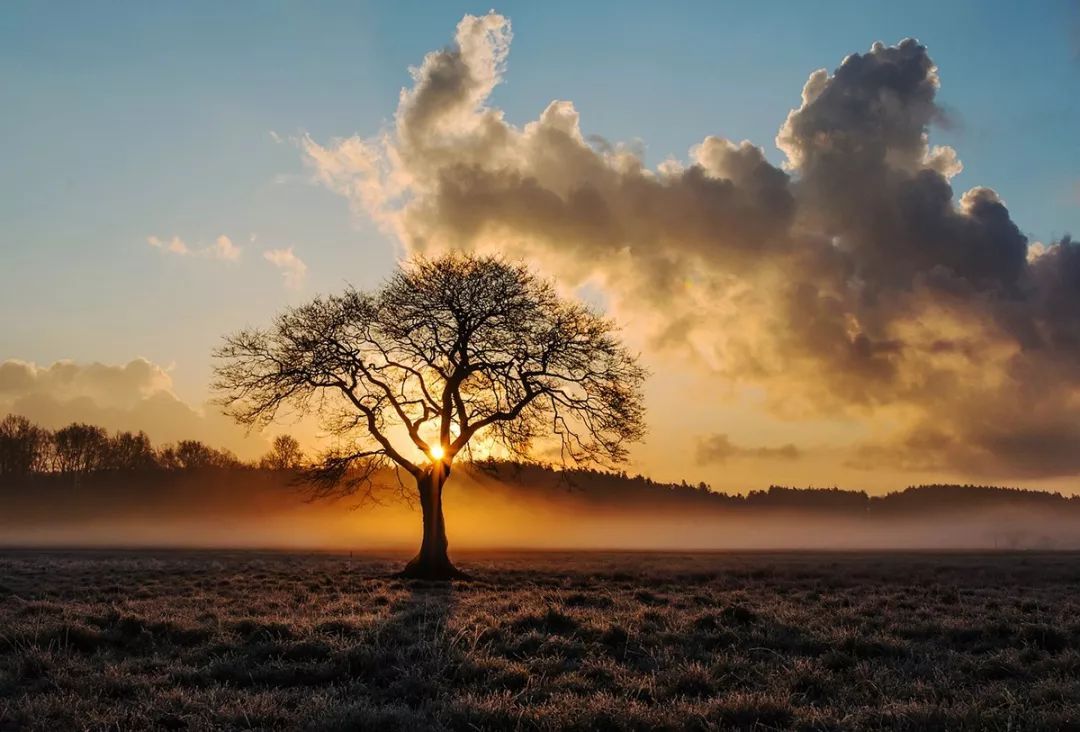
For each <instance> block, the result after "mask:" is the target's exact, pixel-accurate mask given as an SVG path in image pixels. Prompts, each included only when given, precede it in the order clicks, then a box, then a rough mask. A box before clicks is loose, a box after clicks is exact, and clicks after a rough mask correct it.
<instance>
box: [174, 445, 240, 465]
mask: <svg viewBox="0 0 1080 732" xmlns="http://www.w3.org/2000/svg"><path fill="white" fill-rule="evenodd" d="M158 461H159V463H160V464H161V466H162V467H163V468H165V469H167V470H205V469H207V468H236V467H240V461H239V460H238V459H237V458H236V456H235V455H233V454H232V453H231V452H229V451H228V450H215V449H214V448H212V447H210V446H209V445H205V444H203V443H202V442H199V441H198V440H180V441H179V442H177V443H176V445H175V446H173V445H166V446H165V447H164V448H162V450H161V452H160V453H159V454H158Z"/></svg>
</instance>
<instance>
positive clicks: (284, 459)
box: [259, 435, 304, 470]
mask: <svg viewBox="0 0 1080 732" xmlns="http://www.w3.org/2000/svg"><path fill="white" fill-rule="evenodd" d="M303 465H304V451H303V450H301V449H300V443H299V442H298V441H297V439H296V438H295V437H293V436H292V435H278V436H277V437H275V438H274V442H273V444H272V445H271V446H270V452H268V453H266V455H264V456H263V458H262V460H260V461H259V467H260V468H263V469H264V470H299V469H300V468H301V467H303Z"/></svg>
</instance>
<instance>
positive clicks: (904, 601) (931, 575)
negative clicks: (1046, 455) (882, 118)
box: [0, 550, 1080, 730]
mask: <svg viewBox="0 0 1080 732" xmlns="http://www.w3.org/2000/svg"><path fill="white" fill-rule="evenodd" d="M458 561H459V563H460V564H461V565H462V566H463V567H464V568H465V569H467V570H468V571H469V572H470V573H471V574H472V575H473V578H474V579H473V581H470V582H465V583H456V584H454V585H453V586H439V585H434V584H423V583H407V582H403V581H401V580H397V579H393V578H391V577H389V573H390V572H391V571H392V570H393V569H394V568H395V567H397V566H399V565H400V562H401V557H392V556H383V557H367V556H365V557H363V558H359V557H358V558H350V557H349V556H348V555H347V554H346V555H340V554H338V555H329V554H285V553H257V552H233V553H229V552H179V551H177V552H166V551H157V552H106V551H98V552H89V551H83V552H74V551H70V552H64V551H53V552H44V551H14V550H12V551H6V552H3V553H0V729H2V730H16V729H42V730H59V729H144V728H158V729H169V730H181V729H192V730H196V729H200V730H201V729H294V728H301V729H304V728H308V729H321V730H338V729H341V730H346V729H364V730H368V729H370V730H393V729H402V730H414V729H455V730H484V729H583V730H584V729H653V728H660V729H788V728H795V729H808V730H810V729H823V730H826V729H879V728H888V729H911V730H923V729H950V730H952V729H1000V730H1017V729H1050V728H1054V729H1061V728H1077V729H1080V557H1078V556H1076V555H1072V554H1034V553H1018V554H853V553H852V554H845V553H834V554H794V553H791V554H767V553H759V554H680V555H669V554H604V553H584V554H575V555H570V554H558V553H544V554H536V553H534V554H526V553H514V554H510V553H503V554H459V555H458Z"/></svg>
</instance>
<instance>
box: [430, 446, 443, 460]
mask: <svg viewBox="0 0 1080 732" xmlns="http://www.w3.org/2000/svg"><path fill="white" fill-rule="evenodd" d="M430 452H431V458H432V459H433V460H442V459H443V455H445V454H446V451H445V450H443V446H442V445H438V444H436V445H432V446H431V450H430Z"/></svg>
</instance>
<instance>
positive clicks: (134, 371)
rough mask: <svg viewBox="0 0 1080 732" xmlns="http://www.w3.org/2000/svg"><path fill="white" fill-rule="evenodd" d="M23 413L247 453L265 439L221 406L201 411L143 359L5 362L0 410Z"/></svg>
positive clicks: (44, 421)
mask: <svg viewBox="0 0 1080 732" xmlns="http://www.w3.org/2000/svg"><path fill="white" fill-rule="evenodd" d="M7 413H12V414H21V415H23V416H25V417H27V418H29V419H31V420H33V421H34V422H37V423H38V424H41V425H42V426H45V427H47V428H49V429H57V428H59V427H63V426H65V425H67V424H70V423H71V422H87V423H90V424H96V425H101V426H103V427H105V428H106V429H108V430H143V431H145V432H146V433H147V434H148V435H150V437H151V439H153V440H154V441H155V442H157V443H164V442H173V441H176V440H181V439H198V440H202V441H204V442H207V443H208V444H211V445H214V446H217V447H227V448H229V449H231V450H233V451H235V452H237V453H238V454H239V455H241V456H243V457H253V456H256V455H260V454H262V453H263V452H264V451H265V449H266V446H267V442H266V440H265V439H264V438H262V437H261V436H259V435H245V433H244V432H243V430H241V429H240V428H238V427H236V426H235V425H234V424H232V422H231V421H230V420H229V419H228V418H227V417H225V416H224V415H222V414H221V413H220V412H219V411H218V410H217V409H215V408H213V407H211V406H209V405H207V406H206V407H204V408H201V409H197V408H194V407H192V406H189V405H188V404H186V403H184V402H183V401H182V400H180V399H179V398H178V397H177V396H176V395H175V394H174V393H173V391H172V378H171V377H170V376H169V374H168V372H167V371H166V370H165V369H164V368H162V367H161V366H159V365H157V364H155V363H153V362H151V361H148V360H146V359H144V358H136V359H134V360H132V361H129V362H128V363H126V364H102V363H76V362H73V361H57V362H55V363H53V364H51V365H48V366H38V365H36V364H34V363H30V362H26V361H19V360H16V359H9V360H6V361H2V362H0V415H3V414H7Z"/></svg>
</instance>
